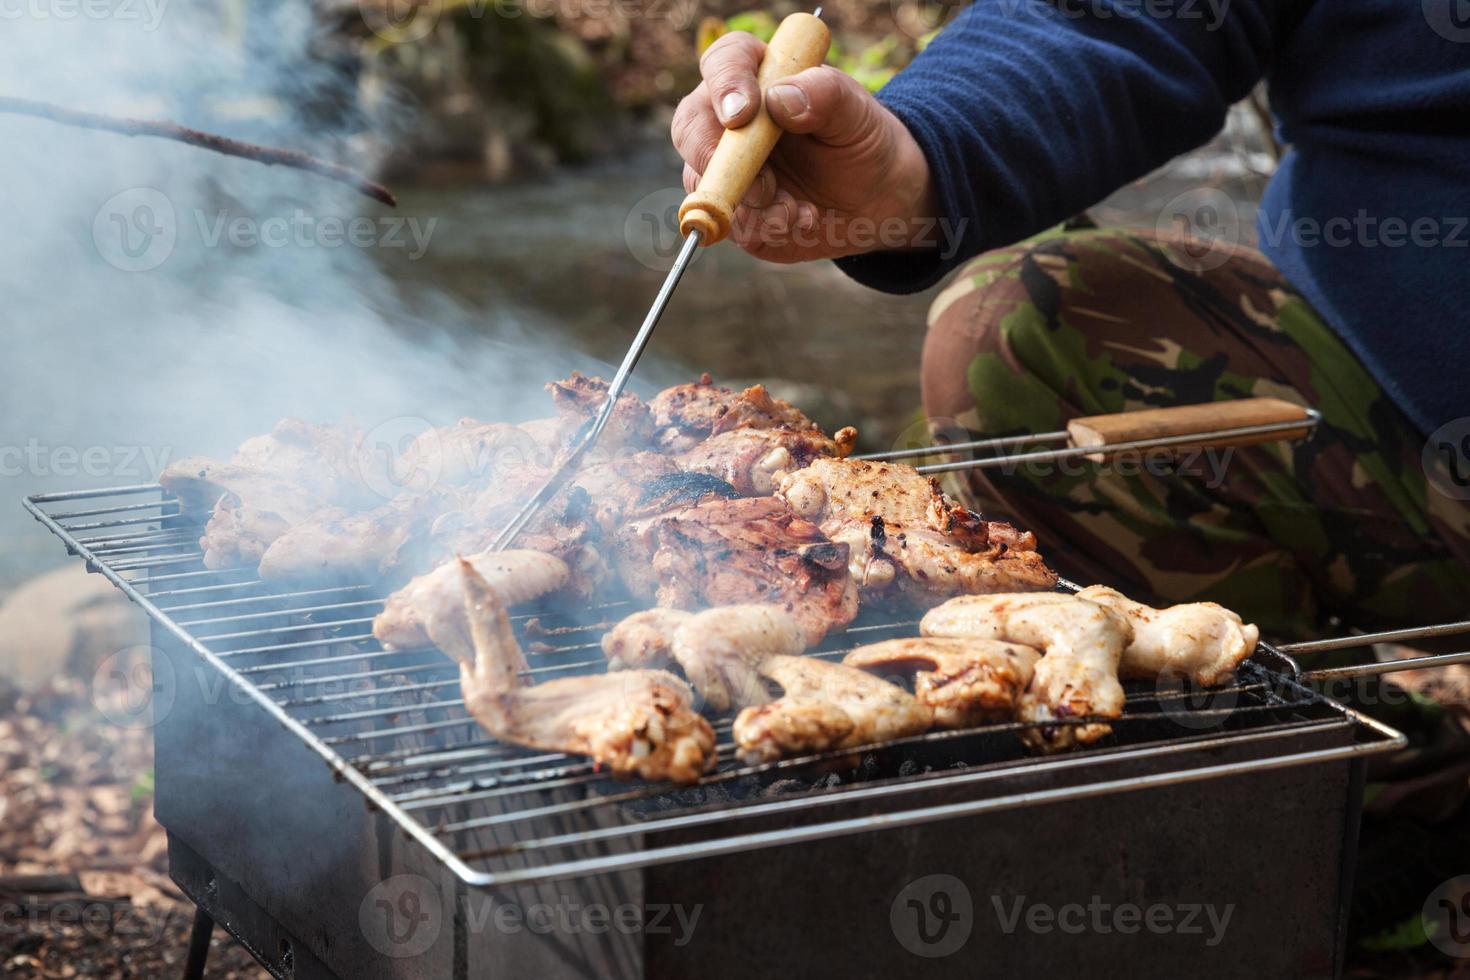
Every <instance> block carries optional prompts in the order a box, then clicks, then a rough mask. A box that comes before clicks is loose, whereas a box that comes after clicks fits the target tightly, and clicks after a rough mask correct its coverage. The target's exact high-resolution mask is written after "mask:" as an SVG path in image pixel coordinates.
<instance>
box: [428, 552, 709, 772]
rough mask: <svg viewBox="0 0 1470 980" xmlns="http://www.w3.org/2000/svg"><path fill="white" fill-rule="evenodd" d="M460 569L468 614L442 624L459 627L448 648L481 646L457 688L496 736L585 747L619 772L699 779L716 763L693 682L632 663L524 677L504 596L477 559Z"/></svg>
mask: <svg viewBox="0 0 1470 980" xmlns="http://www.w3.org/2000/svg"><path fill="white" fill-rule="evenodd" d="M459 567H460V571H461V573H462V575H463V577H464V590H465V604H466V606H465V608H466V613H467V615H466V617H463V618H462V617H452V618H446V620H445V622H444V623H443V626H444V629H445V630H446V631H447V630H459V631H461V636H460V637H459V638H458V640H457V641H450V646H454V647H466V646H468V647H471V648H472V649H473V650H474V658H473V660H469V661H462V662H461V663H460V687H461V690H462V691H463V693H464V699H465V707H466V709H467V710H468V711H469V713H470V714H471V715H472V716H473V717H474V719H475V720H476V721H477V722H479V723H480V724H481V725H482V726H484V728H485V730H486V731H488V732H489V733H490V734H491V735H494V736H495V737H496V738H498V739H501V740H503V741H506V742H513V743H515V744H517V745H524V746H528V747H530V748H534V749H540V750H542V751H552V752H572V753H580V754H583V755H588V756H591V757H592V759H593V760H594V761H595V762H597V763H598V764H599V765H605V766H607V767H608V768H609V769H611V770H612V772H613V774H614V775H616V776H618V777H620V778H621V777H626V776H632V775H636V776H640V777H642V778H644V779H654V780H662V779H669V780H673V781H675V782H679V783H692V782H696V781H698V779H699V777H700V775H701V774H703V773H704V772H705V771H707V770H708V769H709V768H710V767H711V766H712V765H713V764H714V761H715V752H714V750H715V734H714V731H713V730H712V729H711V728H710V725H709V722H707V721H705V720H704V719H703V718H701V717H700V716H699V715H698V714H697V713H696V712H695V711H694V710H693V709H692V708H691V707H690V702H691V699H692V695H691V693H690V691H689V688H688V686H687V685H685V684H684V682H683V681H681V680H679V679H678V678H677V677H675V676H674V675H672V674H669V673H666V672H664V671H661V670H628V671H619V672H617V673H612V674H597V675H593V676H589V677H563V678H559V679H557V680H554V681H548V682H546V683H544V684H537V685H534V686H524V685H522V684H521V683H520V677H519V671H520V670H521V669H522V667H521V665H523V664H524V663H525V657H524V655H523V654H522V652H521V649H520V646H519V645H518V644H517V643H516V640H515V635H514V633H512V631H511V628H510V620H509V618H508V617H507V616H506V612H505V606H504V604H503V603H502V602H501V601H500V599H499V597H497V596H496V594H495V590H494V589H492V588H491V587H490V586H489V585H488V584H487V583H486V582H485V580H484V579H483V578H481V577H480V575H479V574H478V573H477V572H476V571H475V569H474V566H473V565H471V564H470V563H469V562H461V563H460V566H459ZM466 620H467V621H468V627H469V635H468V636H464V635H463V633H462V631H463V630H464V629H465V626H464V623H465V621H466ZM443 638H444V634H443V633H441V634H440V635H439V636H436V640H440V641H442V640H443Z"/></svg>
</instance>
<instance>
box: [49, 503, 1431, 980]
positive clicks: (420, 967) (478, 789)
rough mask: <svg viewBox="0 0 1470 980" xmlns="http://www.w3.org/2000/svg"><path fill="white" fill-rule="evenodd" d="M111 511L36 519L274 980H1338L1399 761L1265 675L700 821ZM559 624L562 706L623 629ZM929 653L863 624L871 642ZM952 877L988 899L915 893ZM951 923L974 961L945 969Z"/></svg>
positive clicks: (933, 752) (125, 510)
mask: <svg viewBox="0 0 1470 980" xmlns="http://www.w3.org/2000/svg"><path fill="white" fill-rule="evenodd" d="M98 496H100V495H92V496H85V497H82V498H80V499H83V500H86V501H87V502H88V504H89V506H87V507H85V508H83V509H82V510H81V511H76V510H67V508H68V507H70V506H74V504H71V503H70V501H75V500H77V499H78V497H77V496H75V495H53V496H52V497H50V498H40V499H37V500H33V501H31V502H30V503H29V506H30V507H31V509H32V511H33V512H34V513H36V514H37V516H38V517H40V518H41V519H42V520H43V521H45V522H46V523H47V524H48V526H50V527H51V529H52V530H53V531H56V532H57V533H58V534H60V535H61V536H62V537H63V539H64V540H66V541H67V543H68V546H69V547H71V548H72V550H74V551H76V552H77V553H79V554H81V555H82V556H83V557H84V558H86V559H87V560H88V561H89V562H90V563H91V564H92V565H93V566H94V567H95V568H97V569H98V570H100V571H102V572H103V573H104V574H107V575H108V576H109V577H110V578H112V579H113V581H114V582H116V583H118V584H119V585H120V587H123V588H124V589H125V590H126V591H128V592H129V594H130V595H131V596H132V597H133V598H135V599H136V600H137V601H139V602H140V603H141V604H142V605H143V606H144V608H145V609H147V610H148V611H149V613H150V615H151V616H152V618H153V621H154V640H153V653H152V655H153V660H154V677H155V681H156V687H157V689H158V691H159V692H160V693H159V694H157V695H156V696H155V707H156V708H157V707H158V706H159V704H160V701H159V698H160V697H162V698H163V700H164V701H166V710H161V711H158V712H157V721H156V727H155V733H156V744H157V764H156V801H155V806H156V810H157V814H158V818H159V820H160V822H161V823H162V824H163V825H164V826H165V827H166V828H167V829H168V831H169V836H170V856H171V861H172V873H173V875H174V877H175V878H176V880H177V881H178V882H179V884H180V885H181V887H183V888H184V890H185V891H186V892H187V893H188V894H189V895H190V896H191V898H193V899H194V900H195V901H196V902H198V903H199V905H200V906H201V908H203V909H205V910H206V911H207V912H209V913H210V914H211V915H213V916H214V918H215V919H216V921H218V922H220V923H221V924H223V925H225V927H226V928H227V929H229V930H230V931H231V932H232V933H234V934H235V935H237V936H239V937H240V938H241V939H242V941H244V942H245V943H246V945H247V946H248V947H249V948H250V949H251V950H252V951H253V952H254V953H255V955H256V956H257V957H258V958H260V960H261V961H262V962H263V963H265V964H266V965H267V966H268V967H269V968H270V969H272V971H273V972H275V973H276V974H277V975H278V976H283V977H284V976H294V977H301V978H314V977H318V976H321V977H333V976H335V977H340V978H342V980H358V978H363V980H369V978H378V977H394V978H408V977H452V978H460V977H482V976H514V977H521V976H597V977H602V976H656V977H666V976H692V975H696V974H697V975H700V976H702V977H710V976H713V977H723V976H731V977H733V976H736V975H739V976H742V977H748V976H749V975H750V974H751V972H752V971H758V970H762V969H770V970H776V969H781V970H796V971H799V973H800V974H804V975H813V976H894V975H907V974H909V973H913V972H919V971H921V970H922V971H923V972H925V973H928V974H933V975H936V976H944V975H949V974H951V973H952V974H954V975H964V976H974V975H976V974H977V973H979V974H981V975H991V976H1007V977H1009V976H1031V975H1036V974H1040V973H1041V972H1042V971H1050V970H1057V969H1062V968H1067V969H1069V970H1072V971H1075V970H1077V969H1078V968H1079V967H1080V968H1082V969H1084V970H1085V972H1087V973H1089V974H1092V975H1105V976H1111V975H1124V974H1127V975H1157V976H1170V977H1177V976H1180V975H1186V974H1190V975H1196V976H1221V977H1225V976H1332V975H1334V974H1335V973H1336V972H1337V971H1338V969H1339V966H1340V957H1341V950H1342V938H1343V926H1344V918H1345V899H1346V895H1347V893H1348V888H1349V886H1350V883H1351V871H1352V869H1351V863H1352V855H1353V851H1354V842H1355V841H1354V838H1355V834H1356V828H1357V823H1358V810H1359V806H1360V802H1361V793H1362V774H1361V769H1362V765H1363V762H1362V759H1363V758H1364V757H1365V756H1366V755H1367V754H1369V753H1371V752H1375V751H1382V750H1385V749H1387V748H1392V747H1394V746H1395V745H1397V744H1401V742H1402V737H1401V736H1398V735H1397V733H1393V732H1392V731H1390V730H1386V729H1383V728H1382V727H1381V726H1375V725H1373V724H1372V723H1370V722H1366V721H1365V719H1362V718H1361V717H1359V716H1357V715H1355V714H1353V713H1352V712H1350V711H1347V710H1345V709H1343V708H1341V707H1340V706H1338V705H1336V704H1334V703H1332V702H1330V701H1328V700H1326V699H1323V698H1321V697H1318V696H1316V695H1314V694H1313V693H1312V692H1310V691H1307V690H1306V689H1304V688H1301V687H1299V686H1297V685H1296V684H1295V683H1293V682H1292V681H1290V680H1288V679H1286V678H1285V677H1283V676H1282V675H1281V674H1280V673H1277V672H1276V671H1274V670H1272V669H1268V666H1269V664H1268V665H1266V666H1261V665H1255V664H1252V665H1248V669H1247V670H1245V671H1244V672H1243V673H1242V677H1241V682H1240V683H1239V684H1238V685H1237V686H1236V687H1235V688H1233V689H1230V690H1228V691H1226V692H1224V693H1223V694H1217V695H1215V696H1214V700H1213V701H1211V702H1210V703H1209V704H1207V705H1206V706H1204V707H1203V708H1199V707H1192V706H1190V705H1189V704H1188V703H1187V702H1185V701H1182V700H1175V699H1174V697H1173V696H1170V695H1168V694H1167V693H1160V692H1153V691H1141V690H1133V691H1130V699H1129V708H1128V710H1127V712H1126V713H1125V718H1124V719H1122V720H1120V721H1119V722H1118V723H1117V724H1116V725H1115V735H1114V736H1112V737H1110V739H1109V740H1108V741H1107V742H1105V743H1103V744H1102V745H1101V746H1099V747H1097V748H1095V749H1093V750H1091V751H1088V752H1084V753H1074V754H1070V755H1062V756H1054V757H1050V758H1044V759H1043V758H1028V757H1027V756H1026V754H1025V752H1024V751H1023V750H1022V749H1021V745H1020V741H1019V739H1018V737H1017V731H1016V729H1017V726H1014V725H997V726H991V727H989V728H986V729H977V730H975V731H972V732H968V733H939V734H935V735H931V736H925V737H923V738H918V739H910V740H905V741H904V742H901V743H893V744H890V745H886V746H882V747H878V748H875V749H874V750H871V751H867V752H857V753H851V754H848V755H847V756H845V757H843V758H825V759H816V760H802V761H796V762H790V763H785V764H782V765H781V766H778V767H774V768H771V767H767V768H762V769H758V770H749V769H742V768H741V767H740V766H739V764H738V763H737V762H735V761H734V760H732V759H730V758H728V751H727V753H726V757H725V758H724V759H723V761H722V763H721V765H720V768H719V770H718V771H717V773H716V774H715V775H714V776H713V777H712V778H710V779H707V780H706V781H705V782H704V783H703V784H701V785H700V786H698V787H694V788H692V789H685V790H670V789H668V788H665V787H649V786H644V785H643V784H637V783H635V784H617V783H613V782H611V781H609V780H607V779H605V778H603V777H602V776H601V775H600V774H598V773H595V772H592V771H591V770H590V767H588V766H587V765H586V764H585V761H584V760H580V759H574V758H567V757H564V756H557V755H555V754H545V753H534V752H531V751H529V750H521V749H513V748H508V747H505V746H499V745H496V744H494V743H491V742H489V741H488V740H487V739H486V738H485V736H484V735H483V733H482V732H480V730H479V729H478V727H477V726H476V725H475V724H474V723H473V722H472V721H470V720H468V719H467V718H466V717H465V716H464V714H463V711H462V708H461V707H459V706H458V704H457V698H458V691H457V684H456V683H455V675H454V670H453V667H452V665H451V664H449V663H448V661H446V660H445V659H444V658H442V656H441V655H439V654H438V653H437V652H435V651H409V652H403V653H398V652H393V651H384V650H382V649H381V648H380V647H377V646H376V645H375V644H374V643H373V642H372V641H371V640H370V639H369V638H367V637H366V625H365V624H366V623H367V622H369V621H370V618H371V615H372V614H373V612H375V611H376V608H377V603H378V602H379V600H378V598H377V597H376V596H372V595H370V594H368V593H367V592H365V591H364V590H361V589H356V588H343V589H322V590H311V591H309V592H303V593H295V594H291V595H286V596H281V595H276V594H274V593H272V592H270V591H269V590H268V589H266V588H264V587H263V586H262V585H261V584H260V583H256V582H254V581H253V576H252V575H251V574H250V573H249V572H242V571H231V572H212V571H208V570H205V569H203V568H202V566H201V565H200V564H199V560H198V559H199V556H198V552H197V547H195V546H194V543H193V538H194V537H197V529H194V528H191V527H189V526H186V525H183V524H182V523H181V519H180V518H178V517H177V516H175V515H173V514H172V513H171V511H172V510H173V509H175V508H173V507H172V506H171V503H170V501H169V500H168V499H167V498H165V497H160V496H159V495H158V492H157V490H156V488H138V489H135V490H129V491H126V492H118V493H117V497H116V499H112V500H108V501H106V503H105V506H104V505H103V502H102V501H99V500H97V497H98ZM93 501H96V504H95V505H94V504H93ZM58 512H60V513H58ZM98 525H102V526H98ZM625 611H626V609H624V610H615V611H609V610H603V611H593V613H592V614H591V616H590V617H589V618H590V619H592V620H594V621H600V620H601V619H608V618H611V619H616V618H617V617H618V616H620V615H622V613H623V612H625ZM528 625H529V624H527V623H526V622H525V621H524V619H522V621H521V622H520V627H521V628H522V630H523V632H524V631H525V628H526V627H527V626H528ZM544 625H546V626H548V627H550V628H549V629H547V630H542V631H539V632H538V631H535V630H533V631H532V632H533V634H534V635H533V638H534V639H536V640H537V642H539V643H542V644H545V645H546V648H545V649H542V650H540V652H537V653H533V654H532V658H531V659H532V673H533V674H537V675H538V676H558V675H559V674H562V673H568V672H574V671H578V670H586V669H596V668H595V664H596V663H597V662H598V661H599V660H600V655H599V654H597V652H596V649H595V640H596V636H597V630H598V629H600V627H598V626H596V625H592V626H587V625H579V624H578V623H576V622H567V623H558V622H555V621H551V620H548V621H547V622H546V623H545V624H544ZM912 629H913V627H912V625H911V624H889V625H885V624H871V623H870V624H866V625H865V624H864V623H863V622H862V621H860V622H859V624H856V632H855V633H854V635H853V638H849V639H848V641H847V642H849V643H851V642H854V639H856V641H857V642H867V641H868V640H870V639H878V638H882V637H884V636H888V635H895V634H898V633H903V632H911V631H912ZM589 650H590V652H589ZM838 653H840V648H834V649H833V651H832V653H829V654H827V655H836V654H838ZM819 655H820V654H819ZM589 657H590V658H591V659H589ZM1267 659H1268V661H1269V658H1267ZM723 731H724V734H723V735H722V738H721V744H722V745H727V743H728V726H727V725H726V726H723ZM932 875H948V876H951V877H952V878H953V879H957V880H958V882H959V883H960V885H959V886H958V887H954V886H953V885H952V884H949V885H945V886H944V889H943V890H944V892H945V897H944V898H943V899H942V900H940V899H935V898H934V897H933V896H932V895H929V896H927V897H926V896H925V895H918V896H917V897H915V896H914V895H911V894H910V891H912V889H913V888H914V887H915V883H916V882H918V883H919V885H920V886H922V885H923V883H924V881H926V880H929V879H928V876H932ZM906 889H907V890H908V891H906ZM911 899H912V900H913V901H912V902H911ZM1018 900H1019V901H1020V902H1021V906H1022V907H1023V908H1028V907H1030V906H1035V905H1042V906H1045V907H1049V908H1052V909H1054V910H1061V909H1064V908H1065V907H1069V906H1076V905H1079V904H1080V905H1081V906H1084V907H1090V906H1101V905H1106V906H1108V907H1117V906H1121V905H1126V906H1131V907H1137V908H1139V909H1147V908H1148V907H1149V906H1152V905H1155V904H1162V905H1166V906H1170V907H1176V908H1178V909H1179V911H1177V912H1176V913H1175V915H1176V916H1180V917H1182V916H1184V915H1186V914H1188V913H1187V910H1186V909H1185V908H1184V907H1185V906H1190V905H1205V904H1209V905H1213V906H1215V907H1216V908H1217V909H1220V910H1223V909H1224V908H1225V907H1227V906H1229V907H1231V909H1232V912H1231V918H1230V920H1229V923H1228V926H1227V928H1226V929H1225V930H1224V932H1223V934H1222V936H1221V938H1220V939H1219V941H1218V943H1217V944H1215V945H1206V940H1207V939H1209V938H1210V935H1209V929H1208V927H1205V929H1204V932H1202V933H1201V932H1193V931H1183V932H1181V931H1168V932H1163V933H1158V932H1155V931H1151V930H1149V929H1148V928H1140V929H1139V930H1138V931H1137V932H1133V933H1127V932H1121V931H1118V930H1115V929H1106V930H1105V929H1100V928H1097V927H1096V926H1088V927H1085V928H1083V929H1081V930H1080V931H1073V930H1072V929H1071V928H1070V926H1073V925H1075V921H1069V922H1065V923H1054V924H1053V925H1052V926H1051V928H1047V929H1042V928H1038V927H1036V926H1034V925H1033V924H1031V920H1026V921H1022V922H1019V923H1017V924H1016V925H1014V926H1013V927H1012V928H1011V929H1010V931H1009V932H1007V931H1006V928H1005V923H1006V916H1007V915H1009V914H1010V913H1011V912H1012V911H1013V910H1014V909H1015V908H1016V903H1017V901H1018ZM966 901H967V902H968V916H964V915H963V913H962V912H960V911H959V907H960V906H963V905H965V903H966ZM915 902H916V903H917V904H916V905H915V904H914V903H915ZM589 907H592V908H596V909H599V910H601V911H600V912H599V913H598V914H597V916H596V918H595V919H589V918H588V917H587V915H586V913H585V910H586V909H588V908H589ZM675 909H677V910H682V912H683V913H684V915H685V919H684V920H683V921H686V922H687V921H688V919H689V917H690V916H693V915H697V918H696V919H694V921H693V927H692V929H689V930H687V931H686V930H685V929H683V928H681V927H679V922H680V920H679V919H678V916H677V915H675V914H674V913H673V911H672V910H675ZM573 910H584V911H583V912H580V913H579V912H575V911H573ZM665 910H667V911H665ZM1063 914H1064V915H1065V913H1063ZM924 915H927V916H928V918H927V919H925V920H924V922H923V923H921V922H920V918H921V916H924ZM955 916H960V917H961V918H962V919H963V920H964V921H963V922H962V921H961V918H955ZM943 921H949V922H950V925H949V926H948V928H949V929H962V928H967V929H968V930H969V934H968V939H967V941H965V942H964V943H963V944H962V945H961V946H960V947H959V948H958V950H957V951H956V952H954V953H952V954H951V955H948V956H943V957H933V956H930V955H927V954H932V953H935V952H938V951H942V950H943V949H944V947H943V946H942V943H943V942H944V938H943V936H941V935H940V933H941V929H940V926H941V924H942V922H943ZM1093 921H1095V920H1093ZM1193 924H1194V925H1196V926H1199V925H1200V924H1201V923H1200V922H1199V921H1198V920H1197V917H1196V921H1195V922H1194V923H1193ZM949 934H950V933H948V932H945V933H944V935H945V936H947V935H949ZM957 934H958V933H955V935H957ZM935 937H939V938H938V940H937V941H936V942H932V943H931V942H930V941H929V940H931V939H935Z"/></svg>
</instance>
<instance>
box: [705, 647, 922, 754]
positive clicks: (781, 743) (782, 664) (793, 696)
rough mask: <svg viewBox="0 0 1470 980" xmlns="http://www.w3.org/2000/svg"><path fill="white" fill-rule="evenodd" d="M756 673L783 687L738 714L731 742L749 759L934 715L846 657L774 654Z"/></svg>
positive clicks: (866, 736) (902, 727)
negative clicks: (843, 661)
mask: <svg viewBox="0 0 1470 980" xmlns="http://www.w3.org/2000/svg"><path fill="white" fill-rule="evenodd" d="M760 674H761V676H762V677H765V678H767V679H769V680H771V681H774V682H775V683H777V684H779V685H780V686H781V688H782V690H783V692H784V693H783V694H782V696H781V697H779V698H777V699H776V700H774V701H771V702H769V703H767V704H762V705H758V706H755V707H749V708H746V709H745V710H744V711H742V712H740V714H739V715H738V716H737V717H736V719H735V725H734V728H733V735H734V738H735V744H736V745H737V746H739V749H740V758H741V759H742V760H744V761H745V762H746V763H747V764H750V765H756V764H759V763H762V762H772V761H774V760H776V759H779V758H782V757H784V756H793V755H806V754H810V753H815V752H825V751H828V750H830V749H846V748H855V747H857V746H860V745H869V744H872V743H875V742H886V741H888V740H890V739H895V738H903V737H905V736H908V735H917V734H919V733H921V732H923V731H925V730H927V729H928V727H929V725H930V724H931V723H932V721H933V715H932V713H931V712H930V710H929V709H928V708H927V707H926V706H924V705H922V704H920V703H919V702H918V700H917V699H916V698H915V697H914V696H913V695H912V694H910V693H909V692H907V691H905V690H904V689H903V688H901V687H898V686H897V685H895V684H890V683H888V682H887V681H885V680H881V679H879V678H877V677H874V676H873V675H871V674H868V673H866V672H864V671H861V670H858V669H856V668H854V667H848V666H845V665H844V664H834V663H829V662H828V661H826V660H818V659H816V658H814V657H785V656H773V657H768V658H766V659H765V660H764V661H762V663H761V665H760Z"/></svg>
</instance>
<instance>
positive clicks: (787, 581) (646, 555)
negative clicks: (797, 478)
mask: <svg viewBox="0 0 1470 980" xmlns="http://www.w3.org/2000/svg"><path fill="white" fill-rule="evenodd" d="M617 569H618V572H619V573H620V575H621V577H622V580H623V583H624V584H625V585H626V586H627V588H628V591H629V592H631V593H632V594H633V595H634V596H636V597H638V598H642V599H655V600H656V601H657V602H658V604H659V605H660V606H666V607H672V608H676V609H699V608H704V607H709V606H723V605H730V604H736V603H759V604H770V605H776V606H780V607H781V608H782V609H784V610H786V611H787V612H788V613H790V614H791V616H792V617H793V618H794V619H795V620H796V621H797V622H798V623H799V624H801V627H802V630H803V632H804V633H805V634H806V639H807V642H808V643H809V644H816V643H818V642H820V641H821V639H822V637H824V636H825V635H826V634H827V632H828V631H829V630H831V629H840V628H841V627H843V626H846V625H847V624H848V623H850V622H852V619H853V617H854V616H856V615H857V609H858V603H857V590H856V589H855V588H854V587H853V584H852V579H851V578H850V577H849V576H848V573H847V549H846V547H845V546H843V545H839V544H834V543H833V542H831V541H829V540H827V538H826V537H824V536H823V535H822V533H821V531H820V530H818V529H817V527H816V526H815V525H813V524H811V523H810V522H808V521H804V520H802V519H801V518H799V517H797V516H796V514H794V513H792V511H791V508H789V507H787V506H786V504H785V503H784V502H782V501H780V500H777V499H775V498H773V497H745V498H738V499H733V500H720V499H715V500H706V501H704V502H702V503H699V504H696V505H694V506H692V507H685V508H682V509H680V510H676V511H672V512H670V513H667V514H660V515H658V516H656V517H651V518H646V519H642V520H637V521H633V522H631V523H629V524H628V525H627V526H626V527H624V528H623V530H622V531H621V533H620V534H619V536H618V557H617Z"/></svg>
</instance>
